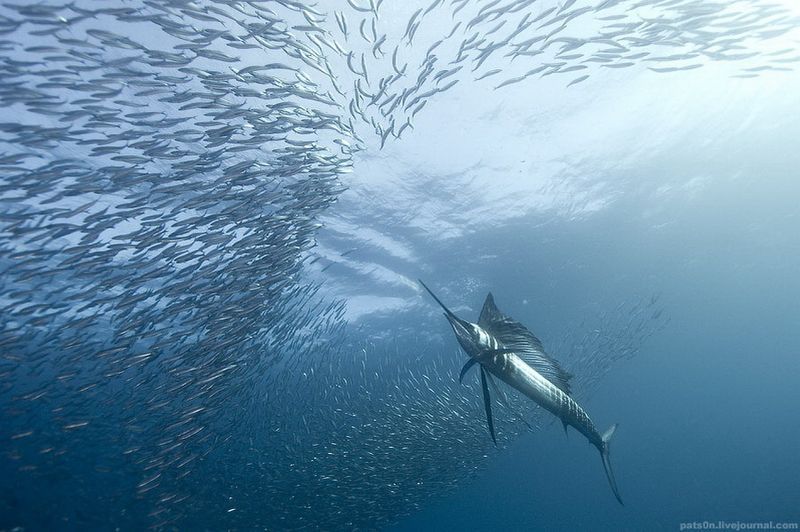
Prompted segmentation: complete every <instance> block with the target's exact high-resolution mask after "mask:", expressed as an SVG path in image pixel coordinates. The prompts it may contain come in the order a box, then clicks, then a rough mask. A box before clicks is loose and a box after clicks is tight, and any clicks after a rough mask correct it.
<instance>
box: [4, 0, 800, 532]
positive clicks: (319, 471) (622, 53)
mask: <svg viewBox="0 0 800 532" xmlns="http://www.w3.org/2000/svg"><path fill="white" fill-rule="evenodd" d="M404 9H408V5H407V4H404V5H398V4H390V3H387V2H383V1H372V0H370V2H369V3H366V2H363V1H359V0H347V2H346V3H345V2H338V3H334V2H330V4H329V5H324V6H322V5H312V4H309V3H306V2H297V1H292V0H273V1H256V0H251V1H239V0H213V1H212V0H207V1H184V0H166V1H163V2H162V1H150V0H134V1H130V2H118V3H114V2H109V3H106V4H104V5H98V4H97V3H95V2H89V1H81V0H77V1H72V2H68V3H54V2H46V1H45V2H38V3H35V4H31V3H28V2H19V3H13V2H7V3H4V4H3V5H2V6H0V50H2V58H0V109H2V111H0V113H1V114H0V271H2V277H0V315H2V323H1V324H0V409H1V410H0V411H1V412H2V414H0V415H2V424H0V451H1V452H2V459H0V472H2V477H3V478H4V479H7V480H5V481H4V482H3V483H2V489H3V492H2V493H3V496H2V502H0V510H2V511H1V512H0V514H2V515H3V516H4V517H3V519H10V522H8V523H6V522H0V526H6V525H8V526H14V525H16V524H19V523H23V524H24V523H33V524H34V526H38V527H40V528H41V527H54V526H64V525H65V523H66V524H70V523H71V524H74V523H83V524H94V525H97V524H98V523H120V524H123V525H127V526H137V527H138V526H154V527H157V528H158V527H160V526H166V525H169V524H174V523H180V522H184V523H185V521H181V519H185V518H186V517H185V516H187V515H190V514H191V512H192V511H197V509H198V508H206V509H207V510H206V513H205V514H202V512H201V514H202V515H210V513H211V510H212V509H215V508H216V507H217V504H216V503H213V504H212V503H210V502H209V500H210V499H204V500H199V499H198V498H197V496H196V495H195V494H198V493H206V491H204V488H203V486H204V485H206V484H208V485H219V482H207V479H208V478H216V477H212V476H213V475H217V477H220V476H221V477H224V478H228V480H231V479H235V480H231V482H230V483H229V484H228V485H229V487H230V489H234V488H233V486H236V485H242V486H244V485H250V487H251V488H252V493H253V494H254V495H253V496H252V497H253V498H248V499H247V500H246V501H244V502H243V503H242V505H241V507H242V508H250V509H251V510H252V511H247V512H246V511H239V512H236V511H232V512H229V510H230V508H225V509H224V511H222V513H223V514H224V516H223V517H225V516H227V518H228V519H231V520H232V521H231V522H232V523H238V525H237V526H242V527H245V526H246V524H245V523H246V521H244V519H245V517H247V518H250V519H253V515H255V514H256V513H257V510H256V508H257V507H258V505H259V504H261V505H263V504H265V503H264V499H258V500H257V499H256V498H255V494H260V493H263V494H265V495H266V496H267V497H268V498H270V500H269V502H268V503H266V504H268V508H270V509H272V510H274V512H273V516H274V519H273V517H270V518H269V519H265V520H264V523H265V524H266V525H269V526H284V527H291V526H295V525H296V526H305V525H307V526H322V525H326V524H329V525H339V526H346V525H347V524H353V523H358V524H360V526H366V525H365V523H386V522H388V521H389V520H391V519H393V518H396V517H397V515H400V514H402V513H404V512H407V511H409V510H410V509H411V508H413V507H414V506H416V505H418V504H420V503H421V501H422V500H424V498H425V497H426V496H427V494H430V493H431V492H432V490H433V489H434V488H437V489H438V488H439V487H441V486H451V485H453V484H454V483H455V482H456V481H457V479H458V478H461V477H463V475H464V474H466V473H468V472H469V471H470V470H471V469H470V468H471V467H474V465H473V464H474V463H475V462H474V461H468V460H467V458H464V459H455V458H454V455H453V454H452V451H453V449H454V447H455V446H457V445H458V444H459V442H460V441H463V440H465V438H468V437H469V431H470V430H477V429H473V428H470V427H472V426H474V425H475V424H467V423H460V422H459V419H460V418H461V417H464V416H466V415H471V414H469V413H470V412H472V411H473V410H474V409H475V406H474V405H473V404H472V403H471V402H469V401H465V400H464V399H463V397H470V395H469V394H464V395H463V396H461V395H460V394H455V393H454V392H452V393H450V394H449V395H448V393H447V392H446V390H448V389H449V386H450V383H451V382H450V379H451V377H450V374H451V373H452V368H451V367H450V366H449V365H448V364H449V363H444V362H441V361H438V362H437V360H438V359H437V358H436V357H435V356H434V357H433V358H432V359H431V360H433V362H428V363H427V365H424V364H423V366H422V370H420V371H421V372H419V373H414V371H415V370H412V368H409V367H405V369H404V371H408V372H412V373H413V374H414V375H415V377H413V378H411V379H400V378H399V377H396V378H395V380H392V379H391V378H390V379H388V380H384V375H391V374H393V371H395V372H396V371H399V370H391V369H390V368H388V367H387V365H390V364H394V363H395V362H396V359H394V358H386V357H385V356H384V355H385V354H386V350H385V348H384V347H380V348H375V349H374V351H375V352H376V353H377V354H376V356H377V357H378V358H379V359H380V360H381V361H380V362H378V364H380V365H381V366H380V368H379V370H374V371H372V373H369V375H372V374H376V375H375V376H374V378H373V377H369V378H367V377H366V376H367V375H368V373H365V372H366V371H367V366H366V365H359V364H360V362H357V360H358V359H357V358H355V357H354V356H353V355H352V353H353V351H354V349H355V351H358V350H359V349H357V348H354V345H356V344H357V343H358V342H355V343H354V341H352V339H351V340H346V337H345V336H344V335H343V332H342V330H343V328H344V326H345V322H344V318H343V316H344V302H342V301H336V300H328V299H326V298H325V297H324V296H323V295H322V294H321V293H320V292H319V285H318V284H315V283H313V282H310V281H308V280H307V278H306V277H305V276H304V275H303V273H304V269H303V268H304V264H305V263H306V262H307V261H308V260H309V258H310V257H312V256H313V255H312V253H313V252H312V249H313V246H314V241H315V240H314V239H315V234H316V231H317V229H318V228H319V225H320V223H319V217H320V215H321V214H322V213H324V212H325V211H326V209H328V208H329V207H330V206H331V205H332V204H334V203H335V201H336V199H337V196H338V195H339V194H340V192H341V191H342V190H343V189H344V187H346V185H347V180H346V174H347V173H348V172H351V171H353V155H354V153H356V152H358V151H361V150H367V149H374V148H377V147H378V146H383V145H384V144H385V143H386V142H388V141H389V140H390V139H393V138H400V137H401V136H402V135H404V134H408V132H410V131H411V130H413V126H414V118H415V117H416V116H417V115H418V114H419V113H420V112H422V111H423V109H424V108H425V107H426V106H427V105H429V103H431V102H435V100H437V99H441V98H444V97H446V96H445V93H447V92H448V91H450V90H453V89H454V88H455V87H456V86H457V85H458V84H459V83H466V82H472V83H491V84H493V86H494V87H496V88H497V89H502V88H504V87H507V86H509V85H512V84H515V83H521V82H523V81H525V80H527V79H529V78H531V79H533V78H536V77H543V76H550V75H555V74H560V75H567V76H569V78H568V79H569V82H568V83H566V82H565V85H572V84H576V83H580V82H582V81H585V80H586V79H587V77H588V76H590V75H595V74H598V73H601V72H602V71H603V69H619V68H626V67H633V66H641V65H645V66H647V67H648V68H650V69H651V70H654V71H656V72H668V71H672V70H680V69H691V68H697V67H700V66H702V65H703V64H705V63H706V62H709V61H735V62H737V64H740V65H741V68H740V69H739V70H737V73H736V74H735V75H740V76H747V77H749V76H757V75H758V73H759V72H762V71H764V70H768V69H787V68H791V67H792V65H793V64H794V63H795V62H797V61H798V60H800V56H798V55H797V51H796V50H793V49H784V50H771V51H768V52H765V51H764V50H763V49H762V48H759V47H756V46H751V44H753V43H761V42H764V41H770V40H772V39H775V38H777V37H779V36H782V35H784V34H786V33H787V32H789V31H792V30H793V28H795V27H796V26H797V20H796V18H795V17H794V16H793V15H792V14H791V13H790V12H789V11H787V9H785V8H784V7H782V6H781V5H780V4H775V3H771V2H768V1H761V0H734V1H729V2H709V1H701V0H660V1H658V0H654V1H646V0H640V1H635V2H626V1H622V0H600V1H598V2H594V3H592V2H582V1H581V0H566V1H564V2H553V1H547V0H507V1H502V0H492V1H489V2H479V1H477V0H450V1H447V0H434V1H433V2H432V3H430V4H429V5H427V6H423V7H419V8H413V9H411V10H410V11H409V12H408V13H405V12H404ZM389 10H394V11H392V12H391V13H387V11H389ZM399 19H404V22H403V23H402V24H398V20H399ZM431 105H434V104H433V103H431ZM642 327H643V328H644V329H643V330H649V329H648V328H647V326H644V325H643V326H642ZM612 343H613V342H612ZM637 345H638V343H637V342H633V344H632V346H631V348H630V349H631V351H635V349H636V346H637ZM419 349H420V350H422V347H420V348H419ZM590 351H591V352H592V353H598V352H600V353H603V352H605V351H597V350H590ZM592 356H594V358H591V357H590V358H589V359H587V361H588V362H591V363H592V364H595V366H596V367H597V368H605V367H606V366H607V365H608V363H610V359H609V358H608V355H604V354H600V355H596V354H595V355H592ZM381 357H383V358H381ZM598 357H599V358H598ZM314 361H316V362H314ZM330 361H334V362H330ZM314 364H317V367H320V368H324V367H328V370H327V371H322V370H320V371H318V372H317V373H316V374H312V373H309V372H308V368H313V367H314ZM326 364H328V365H327V366H326ZM398 367H403V366H402V365H400V366H398ZM576 373H578V374H581V371H580V370H576ZM589 373H590V374H592V375H597V374H598V372H597V371H590V372H589ZM302 375H305V376H303V377H301V376H302ZM347 375H351V376H355V377H360V378H361V380H360V381H359V384H356V381H354V380H349V381H348V380H345V379H346V378H347ZM395 375H399V373H395ZM431 382H435V385H432V384H430V383H431ZM392 386H394V388H392ZM430 386H434V387H435V388H436V389H435V392H436V393H435V394H434V393H432V392H431V388H430ZM364 387H367V388H364ZM265 390H267V391H266V392H265ZM426 390H427V391H426ZM443 390H445V391H444V392H443ZM276 391H281V393H280V394H279V393H277V392H276ZM429 392H431V393H429ZM265 393H268V395H267V396H266V397H265ZM327 394H334V396H335V397H334V396H328V395H327ZM376 394H377V395H378V396H380V397H382V398H383V400H382V401H379V402H378V403H371V402H369V401H363V398H364V397H365V396H372V395H376ZM434 396H435V397H438V398H440V399H439V400H438V401H439V402H437V401H436V400H434V401H433V402H431V401H432V397H434ZM301 397H302V400H300V399H299V398H301ZM342 405H347V407H346V408H345V407H344V406H342ZM401 408H402V409H403V412H402V416H403V417H401V411H400V410H401ZM253 412H257V413H258V414H259V416H254V414H253ZM298 412H301V414H300V415H299V416H298V415H297V413H298ZM344 412H347V414H346V415H347V416H350V418H352V419H351V423H350V424H349V425H347V426H348V427H350V428H342V427H345V425H343V424H341V423H342V416H344V415H345V414H344ZM445 414H446V415H445ZM286 419H289V420H291V421H286ZM407 419H411V420H412V421H416V424H415V425H414V427H413V428H412V427H411V424H409V425H408V426H406V425H403V423H405V421H403V420H407ZM259 420H261V421H259ZM282 423H283V424H287V426H286V428H284V430H279V429H280V427H281V424H282ZM298 423H299V424H298ZM276 427H277V429H276ZM365 427H367V428H366V429H365ZM392 427H394V428H392ZM400 427H402V429H401V428H400ZM259 429H261V430H259ZM465 431H466V432H465ZM234 435H235V436H234ZM298 435H299V436H298ZM303 435H305V436H303ZM310 436H313V437H310ZM251 437H252V442H253V443H252V444H250V443H249V442H250V441H251V440H250V438H251ZM434 437H435V438H446V439H445V440H443V443H442V447H441V449H439V450H435V449H434V448H433V447H431V446H429V445H422V443H421V441H423V440H424V439H425V438H434ZM357 438H358V439H359V441H356V439H357ZM392 438H397V439H396V440H395V441H396V442H397V443H396V444H395V446H396V449H390V450H391V451H392V452H390V451H388V450H387V448H386V447H385V445H386V442H387V441H389V440H391V439H392ZM245 442H247V443H246V446H247V449H245V450H248V451H249V450H250V449H253V451H252V452H249V454H248V453H244V452H243V453H240V454H237V453H234V452H227V451H226V449H236V450H242V445H245ZM334 443H335V444H336V446H337V448H336V450H333V448H332V447H331V446H332V445H334ZM465 448H469V446H459V449H461V450H462V451H463V450H464V449H465ZM397 449H399V450H401V451H403V452H400V453H396V452H394V451H396V450H397ZM322 450H325V452H327V453H332V454H329V455H328V456H331V457H332V458H324V456H323V455H322V454H320V452H321V451H322ZM409 450H413V452H414V453H415V454H414V457H415V459H417V460H418V462H416V463H417V465H418V467H415V469H414V470H413V471H406V472H404V473H399V472H400V471H401V470H400V469H399V468H396V467H392V465H397V464H399V463H400V462H399V460H406V461H408V460H409V458H408V457H409V456H410V455H409V454H408V451H409ZM318 451H320V452H318ZM482 452H483V450H482V449H480V448H479V449H473V450H471V451H469V453H472V455H468V454H465V456H471V457H472V458H475V456H476V453H478V454H479V453H482ZM213 453H222V454H224V456H225V457H227V459H228V461H227V462H223V463H221V462H214V463H211V462H212V461H211V460H209V458H208V457H209V456H214V454H213ZM369 453H372V454H369ZM250 454H258V455H259V458H258V460H259V461H258V462H257V464H258V465H257V467H255V466H252V464H251V463H250V462H247V464H241V463H239V462H237V457H240V456H249V455H250ZM264 455H268V456H267V457H265V456H264ZM354 458H357V459H358V462H359V463H360V465H359V464H354V462H353V459H354ZM254 460H255V459H254ZM325 460H327V461H325ZM253 463H255V462H253ZM298 464H300V465H298ZM387 464H388V465H387ZM465 464H470V465H465ZM239 466H241V467H243V468H245V469H248V468H249V469H250V473H251V476H247V475H246V474H245V473H244V472H241V471H239V472H238V473H237V472H235V471H233V470H232V469H230V468H233V467H239ZM226 467H227V468H228V469H225V468H226ZM358 467H362V469H358V472H357V473H353V472H354V471H356V469H357V468H358ZM435 467H438V468H439V471H440V473H441V474H440V475H438V476H437V477H436V478H438V479H440V480H438V481H435V480H432V478H433V477H432V476H430V475H425V474H423V473H424V470H425V468H428V469H431V468H435ZM195 469H198V470H199V471H201V472H203V473H206V474H200V473H198V474H196V475H191V474H190V473H191V472H192V471H193V470H195ZM342 471H344V472H350V473H352V474H351V476H349V477H348V476H345V477H341V476H337V475H341V472H342ZM390 471H393V472H395V473H399V474H400V476H398V477H392V476H391V475H389V472H390ZM337 472H338V473H337ZM370 474H374V476H369V475H370ZM225 475H230V476H228V477H226V476H225ZM292 475H294V476H292ZM379 475H380V476H381V478H380V479H378V476H379ZM420 477H424V478H425V479H426V480H425V481H424V482H423V481H419V478H420ZM387 479H388V480H387ZM412 480H413V482H412ZM437 482H438V483H439V484H438V485H437ZM326 483H327V484H326ZM45 484H46V485H48V486H49V488H50V489H48V490H47V492H46V493H42V490H41V489H40V487H41V486H42V485H45ZM344 484H346V485H347V486H349V488H350V489H351V491H347V490H340V489H336V488H337V487H339V486H342V485H344ZM304 486H305V487H304ZM308 486H314V487H312V488H309V487H308ZM320 486H327V487H326V488H324V489H323V488H321V487H320ZM376 486H380V487H381V489H377V488H376ZM401 488H402V489H401ZM370 489H371V490H373V492H377V493H382V494H384V495H386V499H385V500H386V501H393V502H391V503H390V505H389V506H380V505H378V506H374V507H373V508H374V509H371V510H367V509H366V507H365V506H364V505H363V504H362V505H361V506H359V504H358V502H359V498H361V499H360V500H361V501H363V500H364V498H365V497H368V496H369V495H368V494H369V492H370ZM304 490H305V491H304ZM311 490H313V493H312V492H311ZM315 493H316V494H318V495H314V494H315ZM322 494H325V495H326V497H325V498H324V499H323V498H322ZM392 494H395V495H396V497H394V498H392V497H391V495H392ZM239 496H240V497H243V495H242V494H241V493H240V494H239ZM323 500H324V501H325V502H324V503H322V502H321V501H323ZM220 504H221V503H220ZM320 504H325V505H327V508H328V511H322V512H319V513H314V511H312V510H313V509H314V507H315V505H320ZM387 504H389V503H387ZM40 507H46V508H48V511H47V512H43V513H42V514H40V515H33V514H32V512H31V508H40ZM220 508H221V507H220ZM276 509H280V511H279V510H276ZM195 515H197V514H195ZM6 516H8V517H6ZM223 517H219V519H220V521H219V523H224V522H225V521H224V519H223ZM237 519H238V520H239V521H236V520H237ZM252 522H258V519H255V520H254V521H252ZM221 526H223V527H224V525H221Z"/></svg>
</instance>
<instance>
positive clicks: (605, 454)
mask: <svg viewBox="0 0 800 532" xmlns="http://www.w3.org/2000/svg"><path fill="white" fill-rule="evenodd" d="M616 430H617V424H616V423H614V424H613V425H611V427H610V428H609V429H608V430H607V431H605V432H604V433H603V436H602V440H603V443H602V447H601V448H600V457H601V458H602V459H603V468H604V469H605V470H606V477H607V478H608V483H609V484H610V485H611V491H613V492H614V497H616V498H617V501H619V503H620V504H621V505H623V506H625V504H624V503H623V502H622V497H620V495H619V488H617V481H616V479H614V471H613V470H612V469H611V457H610V456H609V442H610V441H611V437H612V436H613V435H614V431H616Z"/></svg>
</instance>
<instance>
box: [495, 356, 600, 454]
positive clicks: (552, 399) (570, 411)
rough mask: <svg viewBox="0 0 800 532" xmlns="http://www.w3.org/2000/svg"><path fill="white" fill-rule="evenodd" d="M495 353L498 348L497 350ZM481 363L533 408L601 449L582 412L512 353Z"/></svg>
mask: <svg viewBox="0 0 800 532" xmlns="http://www.w3.org/2000/svg"><path fill="white" fill-rule="evenodd" d="M498 349H499V348H498ZM488 358H489V360H487V361H486V362H481V363H482V364H483V365H484V367H485V368H486V369H487V370H488V371H489V372H491V373H492V375H494V376H495V377H497V378H498V379H500V380H502V381H503V382H505V383H506V384H508V385H509V386H511V387H512V388H514V389H516V390H519V391H520V392H522V393H523V394H524V395H525V396H526V397H528V398H530V399H533V400H534V401H535V402H536V404H538V405H539V406H541V407H542V408H544V409H545V410H547V411H548V412H550V413H551V414H553V415H555V416H557V417H558V418H560V419H561V421H562V422H564V423H565V424H566V425H569V426H571V427H574V428H575V429H576V430H577V431H578V432H580V433H581V434H583V435H584V436H585V437H586V439H588V440H589V442H590V443H591V444H592V445H594V446H595V447H598V448H599V447H601V446H602V437H601V436H600V434H599V433H598V432H597V430H596V429H595V427H594V423H592V420H591V419H590V418H589V415H588V414H587V413H586V411H585V410H584V409H583V408H581V406H580V405H579V404H578V403H577V402H576V401H575V400H574V399H573V398H572V397H570V396H569V395H567V394H566V393H564V392H563V391H561V389H560V388H558V387H557V386H556V385H554V384H553V383H551V382H550V381H548V380H547V379H545V378H544V377H543V376H542V375H541V374H540V373H539V372H537V371H536V370H535V369H533V368H532V367H531V366H529V365H528V364H526V363H525V362H523V361H522V359H521V358H520V357H518V356H517V355H515V354H514V353H500V354H496V355H491V356H490V357H488Z"/></svg>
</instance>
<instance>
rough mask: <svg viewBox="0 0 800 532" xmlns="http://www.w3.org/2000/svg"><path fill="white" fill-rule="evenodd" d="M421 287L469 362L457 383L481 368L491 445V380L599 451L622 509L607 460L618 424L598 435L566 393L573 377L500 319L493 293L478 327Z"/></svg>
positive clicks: (535, 343) (524, 331)
mask: <svg viewBox="0 0 800 532" xmlns="http://www.w3.org/2000/svg"><path fill="white" fill-rule="evenodd" d="M420 283H421V284H422V286H423V287H424V288H425V290H427V291H428V293H429V294H430V295H431V296H433V298H434V299H435V300H436V302H437V303H439V305H440V306H441V307H442V308H443V309H444V311H445V317H446V318H447V321H449V322H450V326H451V327H452V328H453V332H454V333H455V335H456V339H457V340H458V343H459V344H460V345H461V347H462V348H463V349H464V351H465V352H466V353H467V355H469V357H470V358H469V360H468V361H467V363H466V364H464V367H463V368H462V370H461V375H460V377H459V380H461V379H462V378H463V377H464V375H465V374H466V373H467V371H469V369H470V368H472V367H473V366H475V365H479V366H480V376H481V385H482V388H483V400H484V406H485V408H486V420H487V422H488V425H489V433H490V434H491V436H492V439H493V440H494V441H495V443H497V441H496V439H495V431H494V422H493V419H492V406H491V398H490V395H489V385H491V386H492V387H494V388H495V392H497V393H498V394H500V392H499V390H498V389H497V387H496V385H495V384H494V381H493V380H492V376H494V377H497V378H498V379H500V380H502V381H503V382H505V383H506V384H508V385H509V386H511V387H512V388H514V389H515V390H517V391H519V392H521V393H522V394H524V395H525V396H526V397H528V398H530V399H531V400H533V401H534V402H535V403H536V404H538V405H539V406H541V407H542V408H544V409H545V410H547V411H548V412H550V413H551V414H553V415H555V416H556V417H558V418H559V419H560V420H561V423H562V424H563V425H564V430H566V429H567V427H568V426H571V427H574V428H575V429H576V430H577V431H578V432H580V433H581V434H583V435H584V436H585V437H586V439H587V440H589V443H591V444H592V445H593V446H595V447H596V448H597V450H598V451H599V452H600V457H601V459H602V460H603V468H604V469H605V473H606V477H607V478H608V483H609V485H610V486H611V490H612V491H613V492H614V496H615V497H616V499H617V501H619V503H620V504H622V498H621V497H620V494H619V490H618V488H617V482H616V480H615V479H614V473H613V471H612V469H611V461H610V459H609V442H610V440H611V437H612V436H613V434H614V431H615V430H616V428H617V425H616V424H615V425H612V426H611V427H610V428H609V429H608V430H606V431H605V432H604V433H603V434H600V433H599V432H598V431H597V429H596V428H595V426H594V423H592V420H591V419H590V418H589V415H588V414H587V413H586V411H585V410H584V409H583V408H582V407H581V406H580V405H579V404H578V403H577V402H576V401H575V400H574V399H573V398H572V396H571V394H570V392H571V390H570V384H569V379H570V378H571V377H572V375H570V374H569V373H567V372H566V371H564V369H563V368H561V366H560V365H559V364H558V362H556V361H555V360H554V359H552V358H551V357H550V356H549V355H548V354H547V353H546V352H545V351H544V347H543V346H542V343H541V341H540V340H539V339H538V338H537V337H536V336H534V334H533V333H531V332H530V331H529V330H528V329H526V328H525V327H524V326H523V325H522V324H520V323H519V322H517V321H515V320H513V319H512V318H510V317H509V316H506V315H505V314H503V313H502V312H501V311H500V310H499V309H498V308H497V307H496V306H495V303H494V298H493V297H492V294H489V295H487V296H486V301H485V303H484V305H483V309H482V310H481V315H480V318H479V319H478V323H471V322H469V321H466V320H463V319H461V318H459V317H458V316H456V315H455V314H453V312H451V311H450V310H449V309H448V308H447V307H446V306H445V305H444V304H443V303H442V302H441V301H440V300H439V298H438V297H436V295H435V294H434V293H433V292H432V291H431V290H430V289H429V288H428V287H427V286H426V285H425V283H423V282H422V281H420ZM500 399H501V400H502V394H500Z"/></svg>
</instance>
